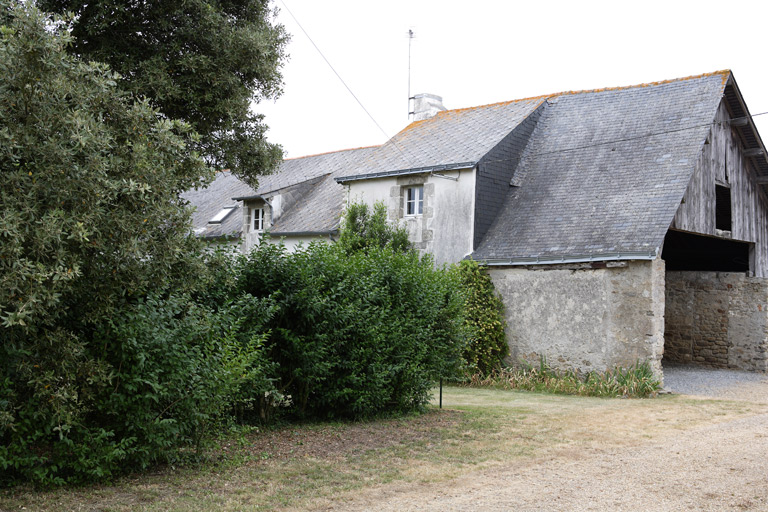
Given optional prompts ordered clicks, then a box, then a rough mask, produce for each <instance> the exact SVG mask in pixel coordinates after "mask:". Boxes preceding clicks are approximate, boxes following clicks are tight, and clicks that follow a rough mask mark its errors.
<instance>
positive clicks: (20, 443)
mask: <svg viewBox="0 0 768 512" xmlns="http://www.w3.org/2000/svg"><path fill="white" fill-rule="evenodd" d="M271 310H272V309H271V305H270V304H269V301H264V300H259V299H254V298H253V297H245V296H244V297H243V298H241V300H239V301H238V302H236V303H234V304H231V305H229V306H227V308H225V309H222V310H221V311H220V313H219V314H217V315H213V314H211V312H210V311H208V310H207V309H205V308H202V307H199V306H196V305H195V304H193V303H191V302H190V301H189V300H188V298H186V297H183V296H171V297H169V298H165V299H163V298H160V297H155V296H150V297H148V298H147V299H146V300H141V301H139V302H138V303H137V304H135V305H129V306H126V307H125V308H123V310H122V311H121V312H120V314H119V315H118V316H116V317H115V318H114V319H113V320H112V321H110V322H109V323H108V324H105V325H103V326H102V327H101V328H100V329H99V330H98V331H97V332H96V333H95V336H94V338H93V339H92V340H91V342H89V343H83V342H82V341H80V340H79V339H78V338H77V337H75V336H72V335H67V334H60V335H59V336H57V337H56V338H52V339H51V340H50V341H51V343H50V348H51V354H50V357H48V358H46V359H41V360H39V362H38V364H35V365H32V366H31V367H29V366H28V365H25V364H23V363H22V364H18V365H15V364H13V363H15V362H16V361H13V362H12V363H11V364H10V365H9V367H10V369H11V370H13V368H14V367H15V368H18V369H21V370H22V371H18V370H17V371H16V372H13V371H11V372H10V373H9V374H7V375H8V377H6V379H5V381H3V382H2V383H0V397H4V398H5V401H0V404H6V411H5V412H6V415H5V416H4V418H5V421H4V423H3V424H2V425H0V440H2V443H0V468H2V469H3V475H4V476H3V477H2V478H0V480H2V481H4V482H5V483H9V482H11V481H14V480H18V479H24V480H28V481H32V482H35V483H38V484H61V483H65V482H80V481H89V480H96V479H102V478H104V477H107V476H110V475H112V474H114V473H116V472H120V471H123V470H125V469H128V468H145V467H147V466H149V465H151V464H155V463H157V462H161V461H167V460H173V458H175V457H177V456H178V454H179V448H180V447H184V446H188V447H192V448H198V447H199V446H200V444H201V442H203V441H204V440H205V439H206V438H209V437H210V436H211V435H212V434H214V433H216V432H217V431H218V430H219V426H220V425H221V423H222V422H226V421H227V420H228V418H229V414H230V412H231V410H232V409H233V407H236V406H241V407H242V406H247V405H248V402H249V401H250V400H251V399H252V397H253V396H259V395H261V394H263V393H265V392H269V391H270V390H271V389H272V388H271V375H270V374H271V372H272V371H273V365H271V364H270V363H269V362H268V361H267V360H266V359H265V357H264V343H265V341H266V335H256V336H254V335H252V334H251V333H245V332H244V331H243V329H242V328H241V324H242V318H244V316H243V314H244V313H248V314H249V315H250V318H251V321H252V322H253V318H254V317H256V316H257V312H261V314H260V316H261V318H262V319H263V320H265V321H266V320H267V319H268V315H269V314H271ZM3 352H5V353H4V354H3V355H10V356H13V355H14V353H13V351H12V350H7V347H6V349H5V350H3ZM21 356H23V354H22V355H21ZM57 359H60V360H57ZM9 398H10V400H9Z"/></svg>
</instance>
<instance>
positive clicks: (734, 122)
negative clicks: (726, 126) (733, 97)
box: [729, 117, 749, 126]
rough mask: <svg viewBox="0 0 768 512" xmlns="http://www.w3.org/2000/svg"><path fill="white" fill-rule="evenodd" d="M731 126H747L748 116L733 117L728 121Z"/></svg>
mask: <svg viewBox="0 0 768 512" xmlns="http://www.w3.org/2000/svg"><path fill="white" fill-rule="evenodd" d="M729 122H730V123H731V126H747V125H748V124H749V118H748V117H734V118H733V119H731V120H730V121H729Z"/></svg>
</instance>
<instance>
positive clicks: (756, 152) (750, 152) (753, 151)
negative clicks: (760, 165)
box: [744, 148, 763, 156]
mask: <svg viewBox="0 0 768 512" xmlns="http://www.w3.org/2000/svg"><path fill="white" fill-rule="evenodd" d="M762 154H763V150H762V148H749V149H745V150H744V156H760V155H762Z"/></svg>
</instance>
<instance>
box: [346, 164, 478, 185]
mask: <svg viewBox="0 0 768 512" xmlns="http://www.w3.org/2000/svg"><path fill="white" fill-rule="evenodd" d="M475 165H477V162H457V163H453V164H440V165H431V166H426V167H412V168H410V169H398V170H396V171H384V172H376V173H371V174H358V175H356V176H340V177H338V178H334V179H335V180H336V183H346V182H348V181H360V180H371V179H375V178H387V177H390V176H406V175H409V174H424V173H432V172H443V171H456V170H459V169H471V168H473V167H474V166H475Z"/></svg>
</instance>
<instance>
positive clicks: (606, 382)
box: [465, 358, 661, 398]
mask: <svg viewBox="0 0 768 512" xmlns="http://www.w3.org/2000/svg"><path fill="white" fill-rule="evenodd" d="M465 384H466V385H468V386H470V387H494V388H501V389H520V390H525V391H544V392H547V393H558V394H565V395H583V396H603V397H625V398H646V397H649V396H655V395H656V393H658V391H659V390H660V389H661V383H660V382H659V380H658V379H657V378H656V377H655V376H654V375H653V371H652V370H651V367H650V365H649V364H648V363H647V362H642V363H635V364H634V365H633V366H630V367H629V368H620V367H616V368H614V369H612V370H607V371H605V372H595V371H593V372H589V373H586V374H579V373H578V372H576V371H573V370H567V371H558V370H554V369H552V368H551V367H550V366H549V365H548V364H547V362H546V361H545V360H544V359H543V358H542V359H541V361H540V363H539V366H538V368H537V367H534V366H531V365H527V364H521V366H520V367H519V368H500V369H496V370H494V371H492V372H491V373H490V374H488V375H480V374H476V375H474V376H472V378H471V379H470V380H469V381H468V382H466V383H465Z"/></svg>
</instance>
